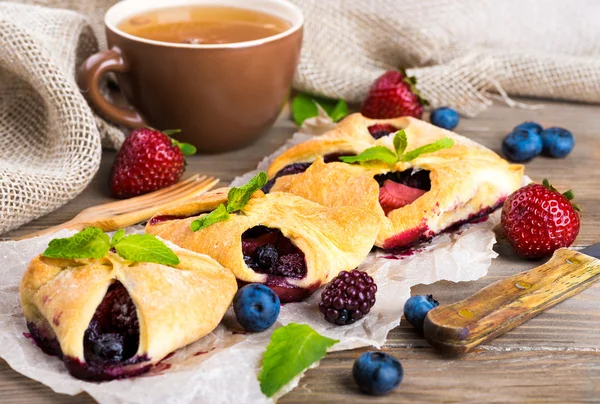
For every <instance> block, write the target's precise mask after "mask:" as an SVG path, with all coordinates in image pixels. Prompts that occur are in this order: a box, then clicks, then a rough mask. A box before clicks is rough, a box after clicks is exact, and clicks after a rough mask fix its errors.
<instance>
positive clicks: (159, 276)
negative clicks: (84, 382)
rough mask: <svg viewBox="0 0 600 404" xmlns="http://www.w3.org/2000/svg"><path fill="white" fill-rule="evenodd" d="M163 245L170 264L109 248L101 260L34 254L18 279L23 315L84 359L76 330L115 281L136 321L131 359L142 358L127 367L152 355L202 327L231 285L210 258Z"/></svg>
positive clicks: (71, 355)
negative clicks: (173, 260)
mask: <svg viewBox="0 0 600 404" xmlns="http://www.w3.org/2000/svg"><path fill="white" fill-rule="evenodd" d="M167 243H168V242H167ZM168 244H169V247H171V248H172V250H173V251H174V252H175V253H176V254H177V256H178V257H179V260H180V263H179V264H178V265H177V266H175V267H171V266H167V265H161V264H156V263H148V262H132V261H128V260H125V259H123V258H121V257H119V256H118V255H117V254H114V253H112V252H109V253H108V254H107V255H106V256H105V257H104V258H101V259H55V258H46V257H43V256H41V255H39V256H37V257H36V258H34V259H33V260H32V261H31V263H30V264H29V266H28V267H27V270H26V271H25V273H24V275H23V278H22V280H21V285H20V298H21V306H22V309H23V313H24V315H25V319H26V320H27V322H28V323H31V324H33V325H34V326H35V327H36V328H38V329H43V330H44V332H45V333H46V334H47V335H50V336H54V337H55V338H56V340H57V341H58V343H59V344H60V349H61V351H62V355H63V356H64V357H65V358H68V359H69V360H70V361H78V362H79V363H80V364H82V366H85V362H86V359H85V357H84V344H83V341H84V333H85V332H86V329H87V328H88V325H89V324H90V321H91V320H92V317H93V316H94V313H95V310H96V308H97V307H98V305H99V304H100V303H101V302H102V300H103V298H104V296H105V294H106V292H107V290H108V288H109V286H110V285H111V284H112V283H113V282H115V281H120V282H121V283H122V285H123V286H124V287H125V289H126V290H127V292H128V293H129V295H130V297H131V299H132V301H133V303H134V304H135V307H136V311H137V318H138V321H139V348H138V351H137V354H136V358H142V360H141V361H140V363H137V364H136V365H135V366H138V367H139V366H145V367H147V366H148V365H151V364H155V363H157V362H159V361H160V360H161V359H163V358H164V357H165V356H167V355H168V354H169V353H171V352H173V351H175V350H176V349H178V348H181V347H183V346H185V345H187V344H190V343H192V342H194V341H197V340H198V339H200V338H201V337H203V336H204V335H206V334H208V333H210V332H211V331H212V330H213V329H214V328H215V327H216V326H217V325H218V324H219V322H220V321H221V319H222V318H223V316H224V314H225V312H226V311H227V309H228V308H229V306H230V305H231V302H232V300H233V296H234V295H235V292H236V291H237V282H236V280H235V277H234V276H233V275H232V274H231V272H230V271H229V270H227V269H225V268H223V267H222V266H221V265H219V263H217V262H216V261H215V260H213V259H212V258H210V257H209V256H207V255H202V254H197V253H194V252H191V251H187V250H184V249H182V248H179V247H177V246H175V245H173V244H171V243H168ZM130 362H135V361H130ZM95 376H96V375H94V377H95ZM97 376H98V377H99V379H106V378H110V376H106V375H97ZM121 376H124V375H119V377H121Z"/></svg>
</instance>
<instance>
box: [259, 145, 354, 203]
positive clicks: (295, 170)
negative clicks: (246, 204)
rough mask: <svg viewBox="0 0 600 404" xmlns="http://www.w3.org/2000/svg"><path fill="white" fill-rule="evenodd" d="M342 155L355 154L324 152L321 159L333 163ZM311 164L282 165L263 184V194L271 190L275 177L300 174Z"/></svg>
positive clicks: (349, 154)
mask: <svg viewBox="0 0 600 404" xmlns="http://www.w3.org/2000/svg"><path fill="white" fill-rule="evenodd" d="M343 156H355V154H354V153H330V154H326V155H325V156H323V161H324V162H325V163H326V164H327V163H334V162H336V161H340V157H343ZM311 164H312V162H310V163H294V164H290V165H288V166H285V167H283V168H282V169H281V170H279V171H278V172H277V174H275V176H274V177H273V178H271V179H270V180H269V182H267V183H266V184H265V186H264V187H263V188H262V191H263V192H264V193H265V194H268V193H269V192H270V191H271V188H273V185H275V181H276V180H277V178H279V177H283V176H286V175H294V174H300V173H303V172H305V171H306V170H308V167H310V166H311Z"/></svg>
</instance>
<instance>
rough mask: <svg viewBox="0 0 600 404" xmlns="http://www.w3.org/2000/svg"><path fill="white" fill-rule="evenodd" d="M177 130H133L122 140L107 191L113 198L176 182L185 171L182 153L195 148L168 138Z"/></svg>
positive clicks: (193, 150) (147, 190)
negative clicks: (108, 190)
mask: <svg viewBox="0 0 600 404" xmlns="http://www.w3.org/2000/svg"><path fill="white" fill-rule="evenodd" d="M177 132H179V131H165V132H164V133H163V132H160V131H158V130H156V129H151V128H140V129H135V130H134V131H132V132H131V134H130V135H129V136H128V137H127V139H125V142H123V145H122V146H121V150H119V153H118V154H117V157H116V159H115V162H114V164H113V167H112V171H111V173H110V193H111V194H112V195H113V196H114V197H116V198H130V197H132V196H136V195H141V194H145V193H147V192H152V191H156V190H157V189H161V188H164V187H167V186H169V185H172V184H175V183H176V182H177V181H179V178H181V175H182V174H183V171H184V170H185V159H184V158H183V155H184V154H185V155H186V156H190V155H192V154H194V153H195V152H196V148H195V147H194V146H192V145H190V144H187V143H180V142H178V141H176V140H175V139H171V138H170V137H169V135H171V134H173V133H177Z"/></svg>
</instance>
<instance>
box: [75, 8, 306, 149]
mask: <svg viewBox="0 0 600 404" xmlns="http://www.w3.org/2000/svg"><path fill="white" fill-rule="evenodd" d="M215 4H216V2H215V0H125V1H121V2H119V3H117V4H116V5H114V6H113V7H112V8H110V9H109V10H108V12H107V13H106V16H105V19H104V23H105V28H106V37H107V39H108V46H109V49H108V50H106V51H103V52H100V53H97V54H95V55H93V56H91V57H90V58H88V59H87V60H86V61H85V62H84V63H83V64H82V65H81V67H80V68H79V71H78V81H79V85H80V88H81V90H82V92H83V94H84V95H85V96H86V98H87V99H88V100H89V102H90V103H91V104H92V106H93V107H95V108H96V109H97V110H98V111H99V112H100V114H102V115H103V116H105V117H107V118H108V119H109V120H111V121H114V122H116V123H119V124H122V125H124V126H127V127H130V128H137V127H142V126H152V127H155V128H158V129H181V130H182V132H181V133H180V134H178V135H177V139H178V140H180V141H185V142H189V143H192V144H193V145H195V146H196V147H197V148H198V150H199V151H200V152H204V153H217V152H223V151H227V150H234V149H239V148H241V147H243V146H246V145H248V144H250V143H252V142H253V141H254V140H256V139H257V138H258V137H259V136H260V135H261V134H263V133H264V132H265V131H266V130H267V129H268V128H269V127H270V126H271V125H272V124H273V122H274V121H275V119H276V118H277V116H278V114H279V113H280V111H281V108H282V106H283V104H284V102H285V100H286V98H287V96H288V94H289V91H290V88H291V85H292V80H293V77H294V73H295V70H296V65H297V64H298V59H299V56H300V46H301V44H302V25H303V17H302V13H301V11H300V9H299V8H298V7H296V6H294V5H293V4H291V3H288V2H287V1H285V0H220V1H219V2H218V5H222V6H233V7H239V8H245V9H251V10H257V11H263V12H267V13H269V14H271V15H274V16H277V17H280V18H282V19H283V20H286V21H288V22H289V24H290V28H289V29H287V30H286V31H284V32H282V33H280V34H278V35H274V36H270V37H266V38H263V39H258V40H253V41H247V42H239V43H232V44H216V45H194V44H178V43H168V42H159V41H153V40H148V39H144V38H139V37H136V36H133V35H130V34H128V33H125V32H123V31H121V30H120V29H119V28H117V26H118V25H119V24H120V23H121V22H122V21H124V20H125V19H127V18H130V17H132V16H135V15H137V14H139V13H142V12H145V11H148V10H152V9H158V8H165V7H174V6H184V5H215ZM107 72H114V73H116V76H117V80H118V82H119V86H120V88H121V91H122V92H123V94H124V96H125V97H126V98H127V100H128V101H129V103H130V104H131V105H132V106H133V108H135V109H126V108H122V107H118V106H116V105H114V104H111V103H110V102H109V101H107V100H106V99H105V98H104V97H103V96H102V94H101V92H100V90H99V86H98V85H99V81H100V78H101V77H102V75H103V74H105V73H107Z"/></svg>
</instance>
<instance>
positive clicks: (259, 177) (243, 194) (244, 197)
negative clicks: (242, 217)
mask: <svg viewBox="0 0 600 404" xmlns="http://www.w3.org/2000/svg"><path fill="white" fill-rule="evenodd" d="M266 183H267V173H265V172H264V171H261V172H259V173H258V174H256V176H254V177H253V178H252V179H251V180H250V181H248V183H247V184H245V185H242V186H241V187H239V188H235V187H234V188H231V189H230V190H229V193H228V194H227V212H228V213H233V212H237V211H238V210H241V209H242V208H243V207H244V206H246V204H247V203H248V201H249V200H250V197H251V196H252V194H253V193H255V192H256V191H258V190H259V189H261V188H262V187H264V186H265V184H266Z"/></svg>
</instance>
